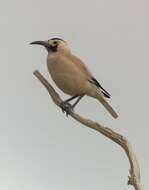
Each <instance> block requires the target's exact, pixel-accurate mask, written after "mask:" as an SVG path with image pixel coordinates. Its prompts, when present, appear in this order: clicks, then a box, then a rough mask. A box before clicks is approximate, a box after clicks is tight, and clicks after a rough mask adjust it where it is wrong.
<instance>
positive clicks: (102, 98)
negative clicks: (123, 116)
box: [95, 92, 118, 119]
mask: <svg viewBox="0 0 149 190" xmlns="http://www.w3.org/2000/svg"><path fill="white" fill-rule="evenodd" d="M95 98H96V99H98V100H99V101H100V103H101V104H102V105H103V106H104V107H105V108H106V110H107V111H108V112H109V113H110V114H111V115H112V116H113V117H114V118H115V119H116V118H117V117H118V114H117V113H116V112H115V111H114V109H113V108H112V107H111V105H110V104H109V103H108V102H107V101H106V99H105V97H104V96H103V94H102V93H101V92H97V93H96V96H95Z"/></svg>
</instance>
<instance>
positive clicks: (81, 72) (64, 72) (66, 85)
mask: <svg viewBox="0 0 149 190" xmlns="http://www.w3.org/2000/svg"><path fill="white" fill-rule="evenodd" d="M30 44H31V45H41V46H43V47H44V48H45V49H46V50H47V52H48V56H47V68H48V72H49V73H50V75H51V78H52V79H53V81H54V82H55V84H56V85H57V87H58V88H59V89H60V90H61V91H63V92H64V93H65V94H67V95H69V96H70V98H69V99H67V100H65V101H63V102H62V104H61V108H62V110H63V111H66V112H67V109H66V108H68V107H69V106H70V105H71V104H70V103H69V102H70V101H71V100H73V99H76V98H77V100H76V102H75V103H74V104H73V105H71V109H74V107H75V106H76V105H77V104H78V102H79V101H80V100H81V99H82V98H83V97H84V96H85V95H87V96H90V97H93V98H95V99H97V100H98V101H99V102H100V103H101V104H102V105H103V106H104V108H105V109H106V110H107V111H108V112H109V113H110V114H111V116H112V117H113V118H117V117H118V114H117V113H116V111H115V110H114V109H113V108H112V106H111V105H110V104H109V103H108V101H107V99H109V98H110V97H111V95H110V94H109V93H108V92H107V91H106V90H105V89H104V88H103V87H102V86H101V84H100V83H99V82H98V81H97V79H96V78H95V77H94V75H93V74H92V73H91V72H90V70H89V69H88V67H87V66H86V65H85V64H84V62H83V61H82V60H81V59H80V58H78V57H77V56H76V55H74V54H73V53H72V51H71V49H70V48H69V46H68V43H67V42H66V41H65V40H63V39H61V38H57V37H55V38H51V39H49V40H46V41H33V42H31V43H30Z"/></svg>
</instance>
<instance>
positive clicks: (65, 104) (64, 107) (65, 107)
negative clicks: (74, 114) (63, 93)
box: [60, 95, 78, 116]
mask: <svg viewBox="0 0 149 190" xmlns="http://www.w3.org/2000/svg"><path fill="white" fill-rule="evenodd" d="M77 97H78V95H76V96H72V97H71V98H69V99H67V100H65V101H63V102H61V104H60V107H61V108H62V111H63V112H66V116H68V114H69V113H70V112H71V111H72V109H73V107H72V105H71V104H70V103H69V101H71V100H73V99H75V98H77Z"/></svg>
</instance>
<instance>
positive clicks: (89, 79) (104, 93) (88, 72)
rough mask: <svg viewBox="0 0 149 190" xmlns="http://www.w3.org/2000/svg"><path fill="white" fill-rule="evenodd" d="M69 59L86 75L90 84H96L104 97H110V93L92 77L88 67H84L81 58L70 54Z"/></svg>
mask: <svg viewBox="0 0 149 190" xmlns="http://www.w3.org/2000/svg"><path fill="white" fill-rule="evenodd" d="M71 60H72V62H73V63H74V64H76V65H77V67H79V69H80V70H81V71H82V72H83V73H84V74H85V75H86V77H87V80H88V81H89V82H91V83H92V84H94V85H96V86H97V87H98V88H99V89H100V90H101V91H102V93H103V95H104V96H105V97H106V98H110V97H111V95H110V94H109V93H108V92H107V91H106V90H105V89H104V88H103V87H102V86H101V85H100V83H99V82H98V81H97V80H96V79H95V78H94V77H93V75H92V73H91V72H90V71H89V69H88V68H87V67H86V65H85V64H84V63H83V61H82V60H81V59H79V58H78V57H76V56H74V55H72V56H71Z"/></svg>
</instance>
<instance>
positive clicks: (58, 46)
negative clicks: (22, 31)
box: [30, 38, 70, 53]
mask: <svg viewBox="0 0 149 190" xmlns="http://www.w3.org/2000/svg"><path fill="white" fill-rule="evenodd" d="M30 44H31V45H32V44H37V45H42V46H44V47H45V48H46V49H47V51H48V53H55V52H63V53H68V52H70V49H69V47H68V45H67V43H66V42H65V41H64V40H63V39H61V38H51V39H50V40H47V41H34V42H31V43H30Z"/></svg>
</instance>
